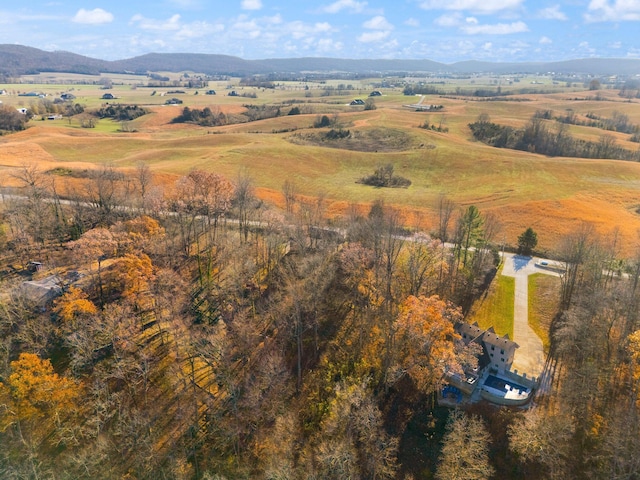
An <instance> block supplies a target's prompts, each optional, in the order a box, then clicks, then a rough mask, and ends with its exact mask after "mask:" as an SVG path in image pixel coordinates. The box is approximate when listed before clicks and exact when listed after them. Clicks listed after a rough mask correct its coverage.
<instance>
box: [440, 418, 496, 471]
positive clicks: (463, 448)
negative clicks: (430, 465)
mask: <svg viewBox="0 0 640 480" xmlns="http://www.w3.org/2000/svg"><path fill="white" fill-rule="evenodd" d="M489 441H490V436H489V432H487V429H486V427H485V425H484V423H483V421H482V420H481V419H480V418H479V417H476V416H467V415H466V414H465V413H464V412H461V411H460V410H454V411H453V412H451V413H450V414H449V419H448V421H447V431H446V433H445V435H444V438H443V447H442V452H441V454H440V462H439V464H438V470H437V472H436V475H435V477H436V479H437V480H488V479H489V478H491V477H492V476H493V474H494V472H495V469H494V468H493V467H492V466H491V463H490V462H489Z"/></svg>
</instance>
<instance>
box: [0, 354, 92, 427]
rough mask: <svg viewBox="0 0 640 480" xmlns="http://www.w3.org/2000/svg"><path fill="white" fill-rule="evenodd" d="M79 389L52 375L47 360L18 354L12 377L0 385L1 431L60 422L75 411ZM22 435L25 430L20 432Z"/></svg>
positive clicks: (12, 366) (66, 380) (74, 384)
mask: <svg viewBox="0 0 640 480" xmlns="http://www.w3.org/2000/svg"><path fill="white" fill-rule="evenodd" d="M79 396H80V387H79V385H78V384H77V383H76V382H74V381H73V380H71V379H69V378H65V377H61V376H59V375H58V374H57V373H55V372H54V371H53V367H52V366H51V362H50V361H49V360H48V359H45V360H42V359H41V358H40V357H38V355H36V354H33V353H21V354H20V357H19V358H18V360H14V361H13V362H11V374H10V375H9V378H8V379H7V380H5V381H4V382H0V404H1V405H2V407H1V409H0V431H4V430H6V429H7V428H8V427H9V426H11V425H14V424H18V425H23V424H25V423H29V422H30V423H31V424H32V427H33V428H32V429H31V430H34V429H35V428H36V426H35V423H34V422H37V424H38V427H42V426H44V425H45V424H46V423H47V422H49V423H50V422H56V423H57V422H59V421H60V417H61V416H62V415H63V413H66V412H73V411H75V410H76V401H77V400H78V398H79ZM20 431H21V434H23V433H24V428H22V427H21V428H20Z"/></svg>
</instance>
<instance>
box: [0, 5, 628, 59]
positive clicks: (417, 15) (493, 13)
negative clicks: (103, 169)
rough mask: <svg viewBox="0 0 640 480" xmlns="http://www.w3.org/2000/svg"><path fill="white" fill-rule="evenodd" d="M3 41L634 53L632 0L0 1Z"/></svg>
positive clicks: (268, 53) (81, 46)
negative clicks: (563, 0) (559, 0)
mask: <svg viewBox="0 0 640 480" xmlns="http://www.w3.org/2000/svg"><path fill="white" fill-rule="evenodd" d="M2 43H8V44H18V45H26V46H30V47H36V48H40V49H42V50H47V51H55V50H65V51H69V52H73V53H78V54H81V55H86V56H89V57H93V58H100V59H104V60H119V59H125V58H131V57H135V56H138V55H143V54H145V53H150V52H154V53H212V54H224V55H234V56H238V57H241V58H244V59H251V60H253V59H268V58H294V57H337V58H370V59H380V58H385V59H429V60H434V61H438V62H443V63H454V62H457V61H462V60H483V61H494V62H513V61H515V62H520V61H536V62H538V61H559V60H566V59H575V58H588V57H610V58H640V0H569V1H565V2H557V1H547V0H537V1H536V0H391V1H389V0H386V1H379V0H315V1H313V2H310V1H305V0H297V1H292V0H290V1H282V0H225V1H207V0H136V1H128V2H125V1H123V0H110V1H108V2H107V1H105V0H96V1H95V2H86V1H75V0H64V2H61V1H55V0H54V1H40V0H29V1H28V2H25V1H22V2H14V1H10V0H0V44H2Z"/></svg>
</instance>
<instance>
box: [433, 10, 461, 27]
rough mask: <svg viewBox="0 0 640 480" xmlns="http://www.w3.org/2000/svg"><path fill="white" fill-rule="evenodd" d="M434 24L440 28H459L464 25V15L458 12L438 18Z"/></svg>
mask: <svg viewBox="0 0 640 480" xmlns="http://www.w3.org/2000/svg"><path fill="white" fill-rule="evenodd" d="M434 23H435V24H436V25H438V26H440V27H457V26H458V25H460V24H461V23H462V14H460V13H458V12H456V13H451V14H444V15H441V16H440V17H438V18H436V19H435V20H434Z"/></svg>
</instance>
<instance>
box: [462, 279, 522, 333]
mask: <svg viewBox="0 0 640 480" xmlns="http://www.w3.org/2000/svg"><path fill="white" fill-rule="evenodd" d="M501 272H502V269H500V271H499V272H498V273H497V274H496V277H495V278H494V280H493V282H492V284H491V287H490V288H489V290H488V291H487V292H486V294H485V295H484V296H483V297H482V298H480V299H479V300H477V301H476V303H475V304H474V306H473V309H472V311H471V312H470V314H469V315H468V317H467V320H466V321H467V322H469V323H474V322H477V323H478V326H479V327H480V328H482V329H484V330H487V329H489V328H490V327H493V329H494V330H495V332H496V333H497V334H498V335H500V336H504V335H505V334H506V335H509V338H511V339H513V322H514V301H515V288H516V279H515V278H513V277H505V276H504V275H502V273H501Z"/></svg>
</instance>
